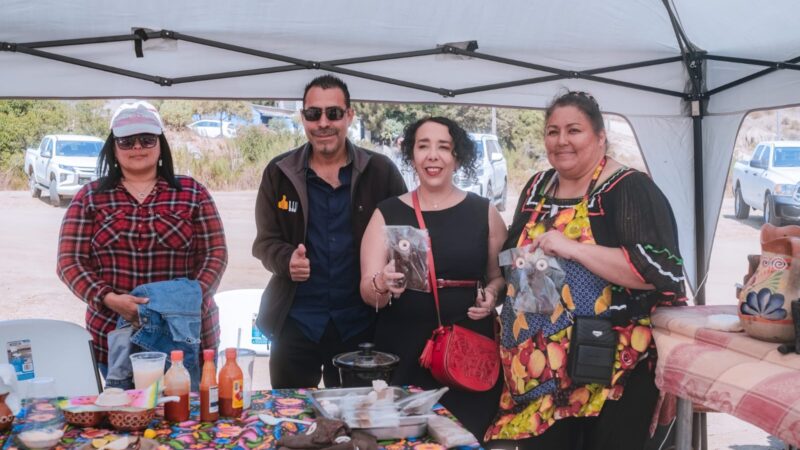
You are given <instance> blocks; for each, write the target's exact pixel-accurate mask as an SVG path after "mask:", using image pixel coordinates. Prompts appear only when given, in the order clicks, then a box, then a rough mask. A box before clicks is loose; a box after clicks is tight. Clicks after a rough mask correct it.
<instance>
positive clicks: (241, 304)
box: [214, 289, 270, 356]
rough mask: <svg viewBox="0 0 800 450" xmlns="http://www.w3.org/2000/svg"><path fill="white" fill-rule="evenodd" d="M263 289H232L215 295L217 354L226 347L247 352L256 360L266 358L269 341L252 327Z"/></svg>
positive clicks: (254, 323) (254, 326)
mask: <svg viewBox="0 0 800 450" xmlns="http://www.w3.org/2000/svg"><path fill="white" fill-rule="evenodd" d="M263 292H264V290H263V289H234V290H232V291H225V292H217V293H216V294H215V295H214V301H215V302H216V303H217V307H218V308H219V328H220V332H221V336H220V346H219V348H220V351H223V349H225V348H228V347H238V348H247V349H250V350H253V351H255V352H256V355H258V356H269V344H270V343H269V340H267V338H266V337H264V335H263V334H262V333H261V331H260V330H259V329H258V327H257V326H256V317H257V316H258V308H259V306H260V305H261V294H262V293H263Z"/></svg>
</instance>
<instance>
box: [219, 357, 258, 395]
mask: <svg viewBox="0 0 800 450" xmlns="http://www.w3.org/2000/svg"><path fill="white" fill-rule="evenodd" d="M217 355H218V357H217V360H218V362H217V372H219V370H221V369H222V366H224V365H225V352H218V353H217ZM255 359H256V352H255V350H250V349H247V348H237V349H236V365H238V366H239V368H240V369H242V376H243V378H244V380H243V381H244V383H243V384H244V386H242V396H243V402H242V403H243V404H242V406H243V407H244V409H248V408H250V402H251V400H252V396H253V365H254V364H255Z"/></svg>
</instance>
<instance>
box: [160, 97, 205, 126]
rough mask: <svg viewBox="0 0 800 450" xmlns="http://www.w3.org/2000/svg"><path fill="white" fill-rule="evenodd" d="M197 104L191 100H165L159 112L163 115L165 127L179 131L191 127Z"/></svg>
mask: <svg viewBox="0 0 800 450" xmlns="http://www.w3.org/2000/svg"><path fill="white" fill-rule="evenodd" d="M195 103H196V102H193V101H189V100H164V101H163V102H161V105H160V107H159V110H158V112H159V113H160V114H161V120H163V121H164V126H166V127H168V128H172V129H173V130H177V129H179V128H182V127H185V126H186V125H189V124H190V123H191V122H192V115H194V112H195Z"/></svg>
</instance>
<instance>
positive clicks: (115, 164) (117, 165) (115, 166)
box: [114, 161, 119, 169]
mask: <svg viewBox="0 0 800 450" xmlns="http://www.w3.org/2000/svg"><path fill="white" fill-rule="evenodd" d="M117 167H119V164H117V162H116V161H114V168H115V169H116V168H117Z"/></svg>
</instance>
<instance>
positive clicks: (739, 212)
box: [733, 185, 750, 219]
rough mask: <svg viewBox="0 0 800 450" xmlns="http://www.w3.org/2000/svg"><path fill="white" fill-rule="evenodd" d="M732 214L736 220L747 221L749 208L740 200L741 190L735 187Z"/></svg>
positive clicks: (737, 186)
mask: <svg viewBox="0 0 800 450" xmlns="http://www.w3.org/2000/svg"><path fill="white" fill-rule="evenodd" d="M733 196H734V199H733V213H734V214H735V215H736V218H737V219H747V217H748V216H749V215H750V207H749V206H747V203H745V202H744V199H743V198H742V188H740V187H739V185H736V190H735V191H734V192H733Z"/></svg>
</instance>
